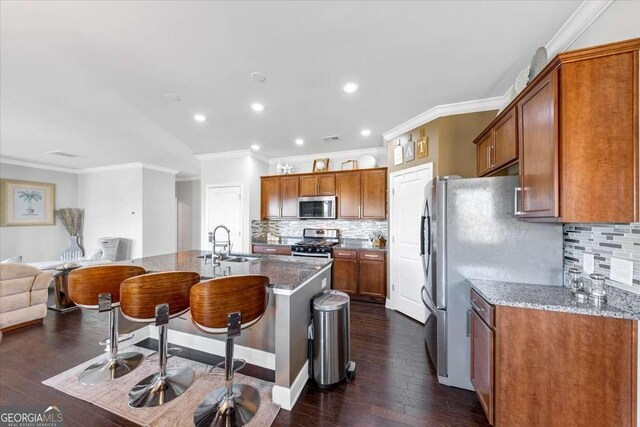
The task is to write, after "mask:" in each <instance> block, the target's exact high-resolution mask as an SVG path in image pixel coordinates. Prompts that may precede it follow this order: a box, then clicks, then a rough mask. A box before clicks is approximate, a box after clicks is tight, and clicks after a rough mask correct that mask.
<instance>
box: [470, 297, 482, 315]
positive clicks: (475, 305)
mask: <svg viewBox="0 0 640 427" xmlns="http://www.w3.org/2000/svg"><path fill="white" fill-rule="evenodd" d="M471 307H473V308H474V309H475V310H476V311H477V312H479V313H484V308H482V307H480V306H479V305H478V304H477V303H476V301H475V300H473V299H472V300H471Z"/></svg>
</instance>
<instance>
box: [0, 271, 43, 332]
mask: <svg viewBox="0 0 640 427" xmlns="http://www.w3.org/2000/svg"><path fill="white" fill-rule="evenodd" d="M51 278H52V274H51V273H47V272H43V271H41V270H39V269H37V268H35V267H33V266H30V265H26V264H20V263H5V264H0V330H2V331H4V332H6V331H8V330H12V329H16V328H20V327H22V326H28V325H31V324H34V323H36V322H41V321H42V319H43V318H44V317H45V316H46V315H47V296H48V291H47V289H48V287H49V283H50V282H51Z"/></svg>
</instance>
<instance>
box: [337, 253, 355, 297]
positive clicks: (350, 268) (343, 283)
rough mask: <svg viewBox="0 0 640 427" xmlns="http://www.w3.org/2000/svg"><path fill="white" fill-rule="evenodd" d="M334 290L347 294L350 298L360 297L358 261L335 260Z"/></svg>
mask: <svg viewBox="0 0 640 427" xmlns="http://www.w3.org/2000/svg"><path fill="white" fill-rule="evenodd" d="M331 268H332V272H333V279H332V281H331V282H332V286H333V289H335V290H338V291H342V292H345V293H347V294H349V295H350V296H356V295H358V261H357V260H355V259H338V258H336V259H334V260H333V266H332V267H331Z"/></svg>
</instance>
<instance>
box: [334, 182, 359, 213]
mask: <svg viewBox="0 0 640 427" xmlns="http://www.w3.org/2000/svg"><path fill="white" fill-rule="evenodd" d="M336 186H337V189H338V194H337V195H338V201H337V203H338V218H347V219H348V218H360V193H361V179H360V172H348V173H340V174H338V175H337V176H336Z"/></svg>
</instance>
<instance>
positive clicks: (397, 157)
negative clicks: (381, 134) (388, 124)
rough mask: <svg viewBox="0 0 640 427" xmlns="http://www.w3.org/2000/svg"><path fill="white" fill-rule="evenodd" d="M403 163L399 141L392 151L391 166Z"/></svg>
mask: <svg viewBox="0 0 640 427" xmlns="http://www.w3.org/2000/svg"><path fill="white" fill-rule="evenodd" d="M403 163H404V150H403V149H402V145H401V144H400V141H398V145H396V148H394V149H393V165H394V166H398V165H401V164H403Z"/></svg>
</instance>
